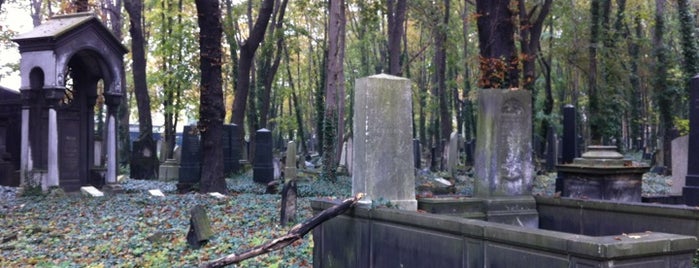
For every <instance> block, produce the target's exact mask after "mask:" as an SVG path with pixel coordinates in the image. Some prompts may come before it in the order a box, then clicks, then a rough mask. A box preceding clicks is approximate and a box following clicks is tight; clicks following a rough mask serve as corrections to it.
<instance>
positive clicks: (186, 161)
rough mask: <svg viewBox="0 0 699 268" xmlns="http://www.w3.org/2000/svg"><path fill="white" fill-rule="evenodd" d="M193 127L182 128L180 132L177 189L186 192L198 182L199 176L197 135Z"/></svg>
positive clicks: (199, 154) (199, 158)
mask: <svg viewBox="0 0 699 268" xmlns="http://www.w3.org/2000/svg"><path fill="white" fill-rule="evenodd" d="M196 128H197V127H196V126H195V125H191V126H184V131H183V132H182V160H181V161H180V171H179V178H178V184H177V189H178V190H179V191H180V192H187V191H190V190H191V189H192V186H194V185H195V184H197V183H198V182H199V179H200V176H201V153H200V142H199V133H198V131H197V129H196Z"/></svg>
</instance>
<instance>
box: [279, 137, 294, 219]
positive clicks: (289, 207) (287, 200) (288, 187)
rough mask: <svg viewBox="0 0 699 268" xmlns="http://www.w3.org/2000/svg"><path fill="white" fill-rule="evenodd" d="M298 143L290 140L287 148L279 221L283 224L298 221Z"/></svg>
mask: <svg viewBox="0 0 699 268" xmlns="http://www.w3.org/2000/svg"><path fill="white" fill-rule="evenodd" d="M296 196H297V188H296V143H295V142H294V141H290V142H289V144H288V145H287V150H286V165H285V168H284V188H282V205H281V212H280V216H279V222H280V224H281V225H282V226H285V225H287V223H289V222H294V221H296Z"/></svg>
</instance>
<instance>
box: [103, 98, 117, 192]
mask: <svg viewBox="0 0 699 268" xmlns="http://www.w3.org/2000/svg"><path fill="white" fill-rule="evenodd" d="M104 97H105V103H106V104H107V174H106V175H105V178H104V180H105V183H106V184H107V185H111V184H116V182H117V179H116V178H117V120H116V117H117V112H118V111H119V104H120V103H121V96H119V95H112V94H109V95H108V94H105V96H104Z"/></svg>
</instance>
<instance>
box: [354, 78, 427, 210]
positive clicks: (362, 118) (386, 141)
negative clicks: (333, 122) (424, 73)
mask: <svg viewBox="0 0 699 268" xmlns="http://www.w3.org/2000/svg"><path fill="white" fill-rule="evenodd" d="M411 109H412V91H411V89H410V80H408V79H405V78H400V77H395V76H391V75H385V74H380V75H374V76H369V77H364V78H360V79H357V81H356V85H355V94H354V111H355V114H354V119H353V120H354V124H353V126H354V129H353V131H352V133H354V138H355V139H354V142H353V145H352V147H353V150H352V151H353V157H352V158H353V161H352V164H353V168H352V170H353V172H354V173H353V175H352V194H353V195H356V194H357V193H360V192H361V193H365V194H366V197H365V199H364V200H362V201H361V202H362V203H364V204H367V203H369V204H370V203H371V201H372V200H378V199H380V198H383V199H385V200H387V201H390V202H391V204H393V205H396V206H397V207H398V208H400V209H405V210H417V200H415V174H414V172H413V168H414V159H413V141H412V139H413V130H412V118H411V112H412V111H411Z"/></svg>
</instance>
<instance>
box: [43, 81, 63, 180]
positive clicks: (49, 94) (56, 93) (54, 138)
mask: <svg viewBox="0 0 699 268" xmlns="http://www.w3.org/2000/svg"><path fill="white" fill-rule="evenodd" d="M43 90H44V91H45V94H46V96H45V97H46V101H47V103H48V109H49V133H48V163H47V165H48V174H47V175H48V176H47V177H46V182H45V183H44V184H42V188H43V189H44V190H46V189H48V187H52V186H58V185H59V179H58V172H59V170H58V168H59V166H58V123H57V121H58V118H57V115H56V106H57V105H58V102H59V101H60V100H61V99H62V98H63V95H64V93H65V89H64V88H61V87H56V88H46V89H43Z"/></svg>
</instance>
